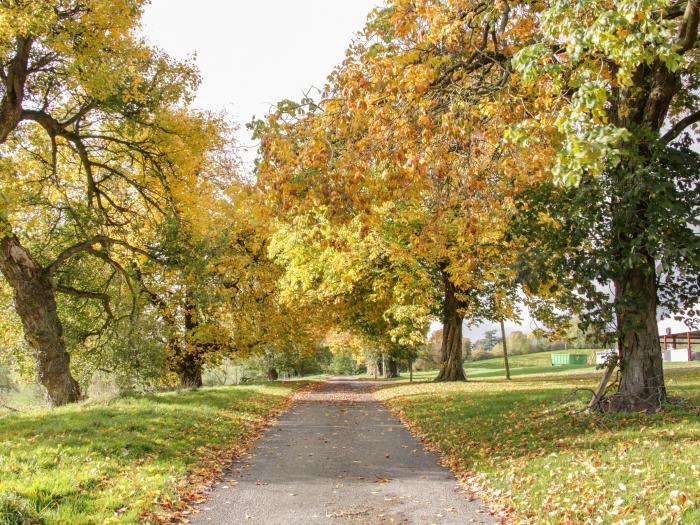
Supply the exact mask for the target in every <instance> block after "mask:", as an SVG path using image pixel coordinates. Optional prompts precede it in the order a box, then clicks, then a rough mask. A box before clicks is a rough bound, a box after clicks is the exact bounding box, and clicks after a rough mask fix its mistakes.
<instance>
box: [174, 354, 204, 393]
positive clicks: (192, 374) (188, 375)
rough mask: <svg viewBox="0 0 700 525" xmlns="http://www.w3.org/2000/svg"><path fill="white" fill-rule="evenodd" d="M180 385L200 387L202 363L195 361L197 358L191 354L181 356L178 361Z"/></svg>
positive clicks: (183, 386)
mask: <svg viewBox="0 0 700 525" xmlns="http://www.w3.org/2000/svg"><path fill="white" fill-rule="evenodd" d="M179 375H180V387H181V388H194V389H196V388H201V387H202V385H203V382H202V365H201V364H199V363H198V362H197V359H196V358H195V357H194V356H193V355H191V354H188V355H185V356H183V358H182V360H181V361H180V370H179Z"/></svg>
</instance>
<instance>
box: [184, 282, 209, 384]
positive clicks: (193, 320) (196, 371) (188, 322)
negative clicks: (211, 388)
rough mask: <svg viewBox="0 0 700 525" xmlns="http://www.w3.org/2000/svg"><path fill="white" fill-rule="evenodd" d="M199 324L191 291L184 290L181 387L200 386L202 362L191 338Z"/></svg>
mask: <svg viewBox="0 0 700 525" xmlns="http://www.w3.org/2000/svg"><path fill="white" fill-rule="evenodd" d="M198 326H199V321H198V320H197V310H196V305H195V301H194V296H193V294H192V292H191V291H190V290H189V289H188V290H186V291H185V341H184V343H185V351H184V353H183V354H182V355H181V356H180V359H179V362H178V373H179V375H180V386H181V387H182V388H201V387H202V384H203V383H202V363H201V362H200V359H199V355H198V354H199V348H197V346H196V344H195V342H194V341H193V339H192V336H193V334H194V331H195V330H196V329H197V327H198Z"/></svg>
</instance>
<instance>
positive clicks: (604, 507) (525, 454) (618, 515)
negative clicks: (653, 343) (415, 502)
mask: <svg viewBox="0 0 700 525" xmlns="http://www.w3.org/2000/svg"><path fill="white" fill-rule="evenodd" d="M594 385H595V377H593V376H587V377H579V376H576V375H573V376H566V375H560V376H547V377H540V378H527V377H522V378H517V379H515V380H513V381H511V382H507V381H505V380H501V379H477V380H474V381H473V382H470V383H464V384H435V383H417V384H412V385H408V384H391V383H387V384H385V385H382V386H381V387H380V389H379V390H378V392H377V395H378V396H379V397H380V398H381V399H382V400H384V401H385V402H386V403H387V405H388V406H389V407H390V408H391V409H392V410H393V411H394V412H395V413H397V415H399V417H401V418H402V419H403V420H404V421H405V422H406V423H407V424H408V426H409V427H411V428H412V429H413V430H414V432H415V433H416V434H417V435H418V436H419V437H421V438H423V439H424V441H426V442H427V443H428V444H429V445H431V446H432V447H434V448H436V449H437V450H438V451H439V452H441V453H442V455H443V458H444V459H445V462H446V463H447V464H448V465H449V466H450V467H452V468H453V470H455V472H457V473H458V475H459V476H460V478H461V479H463V480H464V481H465V482H466V483H467V484H468V485H469V486H470V488H472V490H474V491H475V492H478V493H479V495H480V496H483V497H484V498H485V499H486V500H487V502H488V503H489V504H490V505H491V506H492V507H493V508H494V509H495V510H497V512H498V513H500V515H501V516H503V517H505V518H506V520H507V521H508V522H510V523H537V524H559V523H569V524H573V523H582V524H584V523H586V524H587V523H619V524H623V523H627V524H632V523H634V524H642V523H649V524H651V523H700V506H699V505H698V504H699V503H700V417H699V416H700V411H699V410H698V408H697V407H698V405H700V369H698V370H682V371H681V370H678V371H669V372H668V377H667V385H668V387H669V391H670V393H671V395H674V396H681V397H683V398H684V399H685V406H684V407H670V408H669V409H668V410H667V411H664V412H662V413H658V414H653V415H641V414H633V415H574V414H572V413H571V412H569V411H566V410H564V409H563V408H562V407H561V406H560V405H559V402H560V401H561V400H562V399H564V398H565V397H566V394H567V393H568V392H569V391H571V390H572V389H574V388H581V387H588V388H590V387H592V386H594Z"/></svg>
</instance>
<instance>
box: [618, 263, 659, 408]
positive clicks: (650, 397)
mask: <svg viewBox="0 0 700 525" xmlns="http://www.w3.org/2000/svg"><path fill="white" fill-rule="evenodd" d="M615 301H616V307H617V323H618V334H619V335H618V348H619V350H620V373H621V378H620V388H619V391H618V393H617V394H616V395H615V396H614V397H613V398H612V408H613V409H615V410H632V411H640V410H656V409H658V408H660V407H661V406H662V405H663V403H664V401H665V400H666V387H665V383H664V369H663V360H662V356H661V344H660V342H659V327H658V324H657V321H656V273H655V271H654V267H653V263H649V265H648V267H647V268H636V269H634V270H630V271H629V272H627V273H626V275H625V276H624V278H623V279H622V280H621V281H620V282H617V283H615Z"/></svg>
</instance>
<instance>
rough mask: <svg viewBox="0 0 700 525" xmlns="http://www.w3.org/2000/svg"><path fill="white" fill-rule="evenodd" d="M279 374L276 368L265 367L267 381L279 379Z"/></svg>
mask: <svg viewBox="0 0 700 525" xmlns="http://www.w3.org/2000/svg"><path fill="white" fill-rule="evenodd" d="M279 377H280V375H279V373H277V369H276V368H268V369H267V379H268V380H269V381H277V380H278V379H279Z"/></svg>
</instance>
